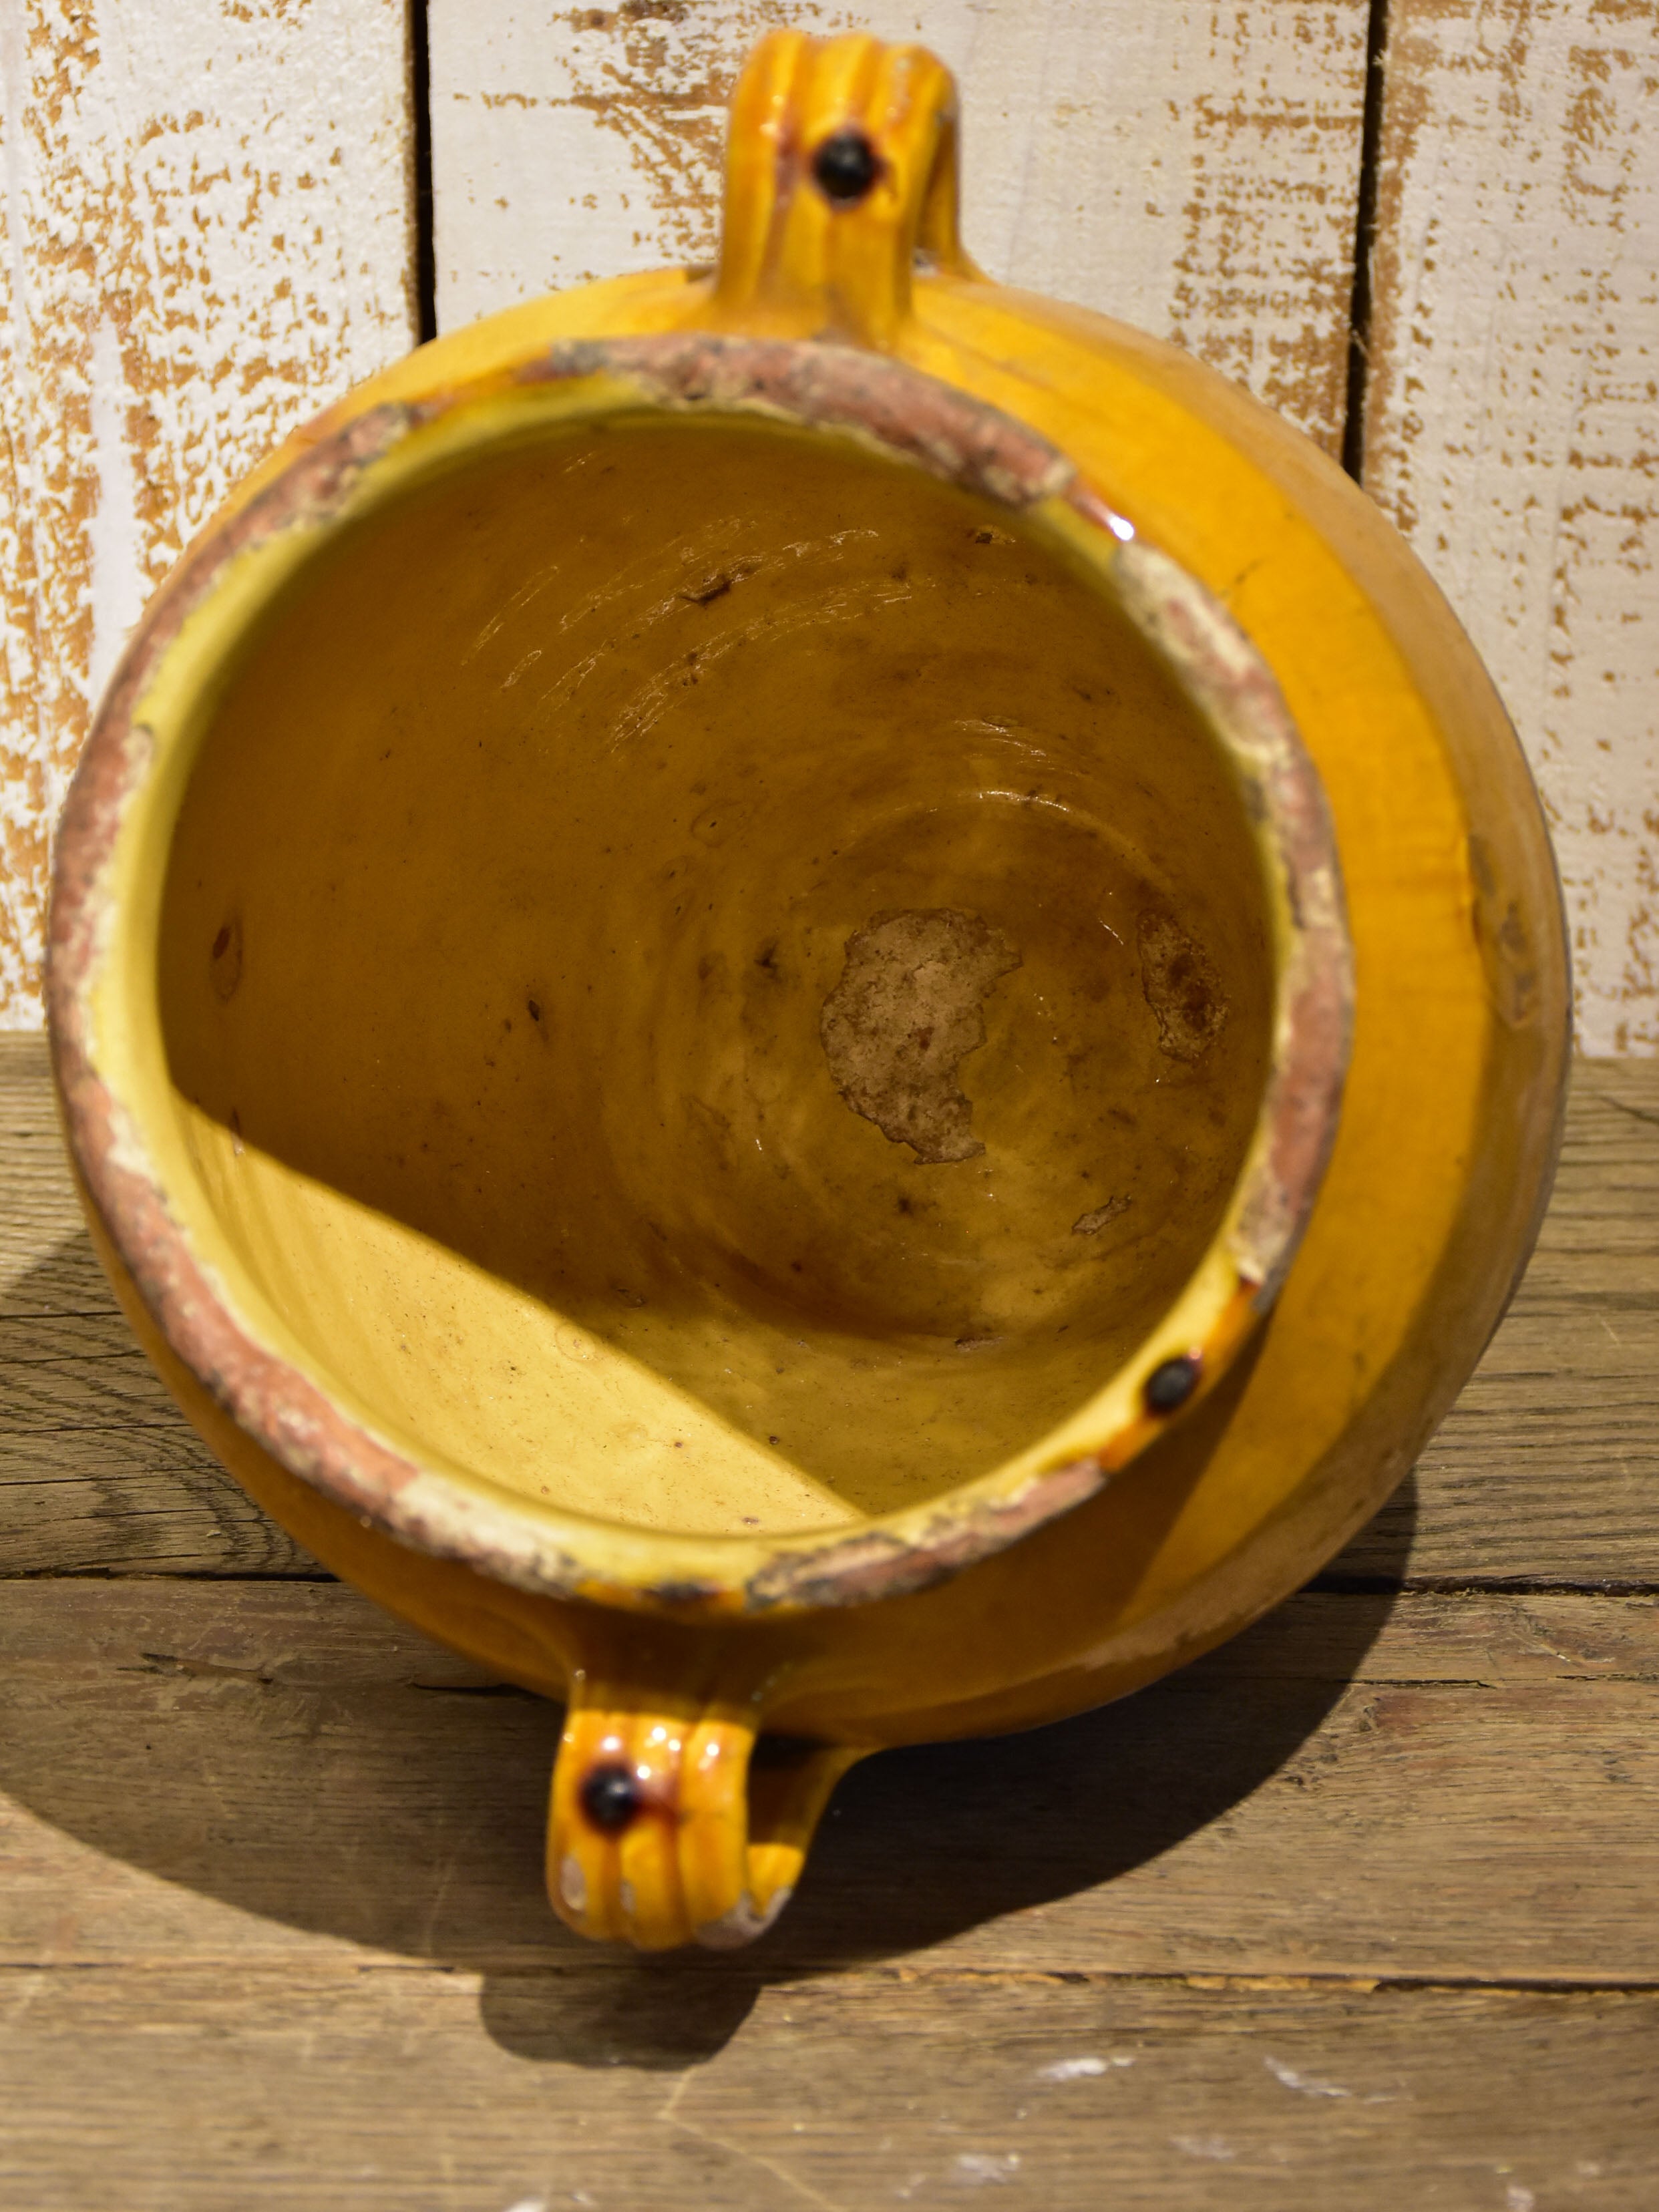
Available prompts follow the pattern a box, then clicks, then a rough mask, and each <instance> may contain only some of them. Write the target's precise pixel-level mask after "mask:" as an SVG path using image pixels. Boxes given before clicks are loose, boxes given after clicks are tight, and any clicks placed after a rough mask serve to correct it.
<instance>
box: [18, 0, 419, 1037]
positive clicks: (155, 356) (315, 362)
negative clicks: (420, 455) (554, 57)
mask: <svg viewBox="0 0 1659 2212" xmlns="http://www.w3.org/2000/svg"><path fill="white" fill-rule="evenodd" d="M408 81H409V70H408V58H407V34H406V26H405V21H404V7H403V4H402V0H276V4H273V5H261V6H258V7H252V6H244V5H240V4H222V0H9V4H8V5H7V6H6V7H5V9H3V10H0V1026H3V1025H11V1026H16V1027H33V1026H35V1025H36V1024H38V1023H39V1020H40V1006H39V1000H38V995H37V993H38V981H39V963H40V944H41V928H42V922H43V917H44V907H45V897H46V837H47V831H48V828H49V825H50V823H51V822H52V820H53V818H54V817H55V816H56V813H57V811H58V805H59V803H60V801H61V799H62V796H63V792H64V785H65V782H66V781H67V778H68V775H69V773H70V769H71V767H72V766H73V764H74V761H75V757H76V752H77V750H78V749H79V746H80V742H81V738H82V734H83V732H84V731H85V727H86V724H87V720H88V712H89V709H90V707H91V705H92V703H93V702H94V701H95V700H96V697H97V696H98V694H99V692H100V690H101V689H102V687H103V684H104V682H105V680H106V678H107V677H108V675H109V673H110V671H111V669H112V667H113V665H114V662H115V659H116V656H117V654H118V652H119V650H120V647H121V644H122V641H123V639H124V638H125V634H126V631H127V629H129V627H130V626H131V623H132V622H133V621H134V619H135V618H136V617H137V614H138V612H139V611H140V609H141V608H142V606H143V602H144V599H146V597H147V596H148V595H149V592H150V590H151V589H152V588H153V587H154V586H155V584H156V583H157V582H158V581H159V580H160V579H161V575H162V574H164V573H165V571H166V569H167V568H168V566H169V565H170V563H171V562H172V561H173V559H174V557H175V556H177V554H178V553H179V550H180V549H181V547H182V546H183V544H185V540H186V539H187V538H189V537H190V536H191V532H194V531H195V530H196V529H197V526H199V525H200V524H201V523H202V522H203V521H204V520H205V519H206V517H207V516H208V515H209V514H210V513H211V512H212V510H213V508H214V507H216V505H217V504H218V502H219V501H221V500H222V498H223V496H224V495H225V493H226V492H227V490H228V489H229V487H230V486H231V484H232V483H234V482H235V480H236V479H237V477H240V475H242V474H243V472H244V471H246V469H247V468H249V467H250V466H251V465H252V463H254V462H255V461H257V460H258V459H260V458H261V457H262V455H263V454H264V453H265V452H266V451H267V450H268V449H269V448H270V447H271V446H272V445H274V444H275V443H276V441H278V440H279V439H280V438H282V437H283V436H284V435H286V433H287V432H288V431H289V429H290V428H292V427H293V425H294V424H295V422H299V421H301V419H303V417H304V416H307V415H308V414H310V413H312V412H313V410H315V409H317V408H318V407H319V406H321V405H323V404H325V402H326V401H328V400H329V399H331V398H334V397H335V396H336V395H337V393H338V392H342V391H343V390H344V389H345V388H346V387H347V386H349V385H350V384H352V383H354V382H356V380H358V379H359V378H361V377H363V376H366V375H368V374H369V373H370V372H371V371H373V370H374V369H376V368H380V367H381V366H382V365H383V364H384V363H385V362H387V361H389V360H392V359H393V358H395V357H396V356H398V355H399V354H401V353H404V352H405V351H406V350H407V349H408V348H409V346H410V343H412V342H413V335H414V327H415V325H414V303H413V300H412V297H411V290H410V275H411V268H412V239H411V234H410V218H411V213H412V209H411V199H410V176H409V160H408V156H409V150H410V112H409V98H408Z"/></svg>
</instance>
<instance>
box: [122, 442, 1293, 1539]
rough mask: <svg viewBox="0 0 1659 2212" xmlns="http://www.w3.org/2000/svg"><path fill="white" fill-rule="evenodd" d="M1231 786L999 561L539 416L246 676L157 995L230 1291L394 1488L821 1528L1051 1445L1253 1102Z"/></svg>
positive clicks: (1256, 943) (801, 494)
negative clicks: (370, 1451) (330, 1393)
mask: <svg viewBox="0 0 1659 2212" xmlns="http://www.w3.org/2000/svg"><path fill="white" fill-rule="evenodd" d="M1269 945H1270V933H1269V926H1268V918H1267V907H1266V902H1265V896H1264V893H1263V890H1262V885H1261V872H1260V862H1259V860H1258V857H1257V854H1256V851H1255V845H1254V843H1253V841H1252V837H1251V835H1250V831H1249V825H1248V823H1247V822H1246V819H1245V816H1244V811H1243V805H1242V802H1241V799H1240V798H1239V795H1238V793H1237V788H1236V787H1235V784H1234V781H1233V779H1232V776H1231V772H1230V770H1229V768H1228V765H1227V763H1226V761H1225V758H1224V757H1223V756H1222V754H1221V752H1220V750H1219V748H1218V744H1217V743H1216V741H1215V739H1214V738H1213V736H1212V733H1211V732H1210V730H1209V729H1208V728H1207V726H1206V724H1205V723H1204V721H1203V720H1202V719H1201V717H1200V714H1198V713H1197V711H1196V710H1195V709H1194V707H1193V706H1192V705H1191V704H1190V703H1189V702H1188V699H1187V697H1186V696H1185V695H1184V693H1183V692H1182V690H1181V689H1180V687H1179V685H1178V684H1177V683H1176V680H1175V678H1173V677H1172V676H1171V675H1170V673H1169V672H1168V671H1167V670H1166V668H1165V667H1164V664H1163V663H1162V662H1161V660H1160V659H1158V657H1157V656H1156V655H1155V653H1153V652H1152V649H1151V648H1150V647H1149V646H1148V645H1147V644H1146V641H1144V640H1143V638H1142V637H1141V635H1139V632H1138V631H1137V630H1136V629H1134V627H1133V625H1132V623H1130V621H1129V620H1128V619H1127V617H1126V616H1125V615H1124V614H1123V613H1122V612H1121V611H1120V610H1119V608H1118V607H1117V606H1116V605H1115V603H1114V602H1113V601H1112V599H1111V598H1110V596H1109V592H1108V591H1107V589H1106V587H1105V586H1104V585H1103V581H1102V580H1101V579H1100V578H1099V577H1098V576H1097V575H1095V574H1085V572H1084V571H1083V570H1082V568H1080V567H1079V564H1078V563H1077V562H1076V561H1075V560H1074V559H1073V557H1072V556H1069V555H1068V554H1067V553H1066V551H1065V550H1064V549H1063V548H1062V547H1061V546H1060V544H1058V543H1057V542H1054V541H1051V540H1050V539H1049V538H1047V537H1046V536H1044V535H1043V534H1042V532H1040V531H1039V530H1038V529H1037V528H1036V526H1034V525H1032V524H1031V523H1030V522H1028V521H1023V520H1020V519H1019V518H1018V517H1017V516H1015V515H1013V514H1012V513H1009V512H1007V511H1006V510H1004V509H1002V508H1000V507H995V506H993V505H991V504H990V503H988V502H987V501H984V500H982V499H980V498H978V497H976V496H973V495H969V494H968V493H965V492H963V491H962V490H960V489H957V488H955V487H954V486H951V485H949V484H946V483H941V482H939V481H936V480H934V479H933V478H932V477H929V476H927V475H926V474H924V473H922V472H921V471H920V470H918V469H915V468H913V467H909V466H907V465H903V464H902V463H900V462H897V461H895V460H891V459H887V458H885V457H884V456H883V455H881V454H879V453H875V452H867V451H866V450H864V449H862V448H860V447H857V446H855V445H854V444H853V443H852V442H851V441H849V440H846V439H842V438H835V437H829V436H826V435H821V434H819V435H814V434H812V433H810V432H807V431H805V430H799V429H793V428H788V427H787V426H780V425H773V424H769V423H767V422H763V421H761V420H757V419H756V418H754V417H744V416H735V415H733V416H720V417H713V418H708V417H696V416H679V417H675V416H667V415H660V416H651V415H647V414H643V413H641V415H639V416H632V417H629V416H624V417H618V418H613V419H611V420H609V421H607V422H603V423H599V424H595V423H593V422H586V423H574V424H569V423H567V424H558V423H553V424H550V425H548V426H547V427H546V428H545V430H544V433H543V434H542V435H539V437H538V439H537V440H536V441H532V442H528V443H526V442H520V444H519V445H518V446H517V447H514V448H513V449H512V450H509V451H501V450H499V449H497V450H493V451H486V452H483V453H479V454H478V455H477V457H475V458H474V459H471V460H470V461H468V462H466V463H465V465H461V464H457V465H453V466H452V467H451V468H450V469H449V471H447V473H446V474H443V475H441V476H440V477H437V478H435V479H434V480H431V481H428V482H427V483H424V484H423V485H422V486H421V487H419V488H418V489H414V490H411V491H408V492H406V493H404V495H401V496H399V497H398V499H397V501H395V502H393V503H392V504H390V505H387V506H384V507H381V508H380V509H379V510H377V511H376V512H374V513H373V514H371V515H370V516H369V517H368V518H367V519H366V520H362V521H360V522H358V523H356V524H354V525H352V526H350V527H349V528H343V529H341V530H340V531H339V532H337V534H336V536H335V538H333V539H332V541H331V544H330V545H329V548H328V550H327V551H326V553H325V555H324V556H321V557H319V559H318V560H317V561H315V562H313V563H312V564H311V565H310V567H309V568H307V570H306V571H305V572H304V573H303V574H302V575H301V579H300V580H299V582H298V584H297V585H295V586H292V587H291V588H290V589H289V592H288V594H287V596H286V598H285V599H283V601H282V602H281V604H280V605H278V606H277V607H276V609H275V610H274V611H272V612H271V613H270V614H269V615H268V617H266V618H265V619H264V622H263V623H262V625H261V626H260V628H259V629H258V631H257V633H256V634H255V635H252V637H251V638H250V640H249V641H247V643H246V648H245V650H244V651H243V653H242V654H241V657H240V661H239V663H238V665H237V667H236V670H235V672H234V676H233V678H232V679H231V681H230V682H229V684H228V687H227V688H226V690H224V692H223V694H222V697H221V699H220V701H219V703H218V705H217V707H216V710H215V713H214V715H213V718H212V721H211V725H210V728H209V730H208V732H207V734H206V737H205V739H204V743H203V744H202V747H201V750H200V752H199V755H198V757H197V761H196V764H195V766H194V768H193V769H192V771H191V778H190V781H189V783H188V787H187V789H186V791H185V798H184V801H183V805H182V808H181V810H180V811H179V817H178V819H177V823H176V827H175V829H174V832H173V844H172V851H171V855H170V861H169V866H168V873H167V884H166V891H165V897H164V903H163V912H162V924H161V950H160V991H161V1015H162V1022H163V1028H164V1033H165V1039H166V1046H167V1055H168V1062H169V1066H170V1069H171V1074H172V1079H173V1084H174V1085H175V1086H176V1091H177V1093H178V1094H179V1110H180V1113H181V1115H183V1116H184V1119H185V1123H186V1127H187V1132H188V1135H189V1140H190V1144H191V1157H192V1158H193V1160H194V1163H195V1165H196V1168H197V1172H198V1173H199V1175H200V1177H201V1181H202V1187H203V1189H204V1192H205V1194H206V1195H207V1200H208V1202H209V1203H210V1206H211V1209H212V1214H213V1217H214V1219H215V1222H216V1234H217V1235H218V1236H219V1237H222V1241H223V1254H222V1261H223V1264H225V1265H227V1266H228V1267H230V1268H231V1270H232V1271H233V1273H234V1272H235V1271H240V1272H242V1273H244V1274H245V1276H246V1279H249V1280H250V1281H251V1282H252V1285H254V1286H255V1288H256V1289H257V1291H258V1292H259V1293H260V1294H261V1295H262V1296H263V1297H264V1298H265V1299H266V1300H268V1301H269V1303H270V1306H271V1307H273V1308H274V1309H275V1310H276V1313H277V1314H278V1315H279V1316H281V1318H282V1320H283V1323H284V1324H285V1326H286V1328H287V1330H288V1331H289V1334H291V1335H292V1337H293V1338H294V1339H295V1340H297V1341H298V1342H299V1344H300V1345H301V1346H303V1347H304V1348H305V1351H306V1354H307V1364H311V1365H313V1368H314V1370H316V1371H317V1372H318V1373H319V1374H320V1375H321V1376H324V1377H325V1378H328V1379H330V1380H331V1381H332V1382H333V1383H335V1384H336V1385H337V1387H338V1388H339V1389H341V1390H342V1391H343V1393H344V1394H345V1395H348V1396H349V1399H350V1400H351V1401H355V1402H356V1405H358V1406H359V1407H363V1408H366V1409H367V1411H368V1415H369V1417H370V1418H371V1419H373V1421H374V1425H376V1426H377V1427H378V1428H379V1429H380V1431H382V1433H384V1434H385V1435H386V1436H387V1437H388V1438H390V1439H392V1440H393V1441H396V1442H399V1443H402V1444H403V1445H404V1448H405V1449H410V1450H411V1451H412V1452H413V1453H414V1454H415V1455H417V1456H419V1457H422V1458H423V1459H424V1460H426V1461H427V1462H428V1463H438V1464H443V1463H449V1464H452V1465H458V1466H460V1467H463V1468H467V1469H470V1470H471V1471H472V1472H473V1473H474V1474H478V1475H482V1476H484V1477H486V1478H488V1479H489V1480H492V1481H495V1482H497V1483H500V1484H501V1485H503V1486H506V1487H507V1488H508V1489H510V1490H513V1491H514V1492H520V1493H523V1494H524V1495H526V1497H528V1498H532V1499H539V1500H542V1501H544V1502H547V1503H550V1504H555V1505H557V1506H560V1507H563V1508H569V1509H574V1510H579V1511H581V1512H585V1513H589V1514H593V1515H597V1516H600V1517H603V1518H609V1519H612V1520H617V1521H622V1522H632V1523H635V1524H643V1525H646V1526H649V1527H654V1528H666V1529H683V1530H698V1531H716V1532H719V1531H729V1532H742V1533H750V1532H752V1531H754V1530H755V1529H757V1528H762V1529H769V1530H776V1531H782V1530H789V1529H799V1528H808V1527H812V1526H817V1525H824V1526H830V1525H844V1524H846V1523H848V1522H856V1521H857V1520H859V1519H860V1518H861V1517H863V1516H874V1515H879V1514H884V1513H886V1512H890V1511H892V1510H896V1509H898V1508H900V1507H903V1506H908V1505H914V1504H917V1503H919V1502H921V1501H922V1500H924V1499H926V1498H929V1497H931V1496H934V1495H937V1494H939V1493H941V1492H945V1491H948V1490H950V1489H951V1488H952V1487H954V1486H957V1484H959V1483H962V1482H963V1481H965V1480H969V1479H971V1478H973V1477H975V1476H977V1475H981V1474H985V1473H987V1472H988V1471H989V1470H991V1469H992V1468H995V1467H996V1466H998V1465H999V1464H1000V1463H1001V1462H1003V1461H1005V1460H1006V1459H1007V1458H1009V1457H1010V1456H1011V1455H1013V1454H1015V1453H1016V1452H1018V1451H1021V1450H1024V1449H1027V1448H1028V1447H1030V1446H1031V1445H1032V1444H1034V1443H1036V1441H1037V1440H1038V1439H1039V1438H1040V1437H1042V1435H1043V1434H1044V1432H1045V1431H1048V1430H1049V1429H1050V1428H1052V1427H1053V1426H1054V1425H1056V1424H1057V1423H1058V1422H1059V1421H1060V1419H1062V1418H1064V1417H1066V1416H1067V1415H1069V1414H1071V1413H1073V1412H1074V1411H1075V1410H1076V1409H1077V1408H1078V1407H1079V1406H1080V1405H1081V1404H1083V1403H1084V1402H1085V1401H1087V1400H1088V1399H1089V1398H1090V1397H1091V1395H1093V1394H1094V1393H1095V1391H1096V1390H1097V1389H1099V1388H1100V1387H1101V1386H1102V1385H1103V1383H1105V1382H1106V1380H1107V1379H1108V1378H1109V1376H1110V1375H1111V1374H1112V1372H1113V1370H1115V1368H1117V1367H1118V1365H1119V1364H1121V1361H1122V1360H1123V1359H1124V1358H1125V1357H1126V1355H1127V1354H1128V1353H1129V1352H1130V1351H1131V1350H1132V1348H1133V1346H1135V1345H1136V1344H1137V1342H1138V1341H1139V1340H1140V1339H1141V1338H1142V1337H1143V1336H1144V1335H1145V1334H1146V1332H1147V1331H1148V1329H1149V1328H1151V1327H1152V1325H1153V1324H1154V1322H1156V1321H1157V1320H1158V1316H1160V1314H1161V1313H1163V1312H1164V1310H1165V1309H1166V1308H1167V1307H1168V1306H1169V1305H1170V1302H1171V1301H1172V1300H1173V1298H1174V1297H1176V1293H1177V1292H1178V1291H1180V1289H1181V1287H1182V1285H1183V1283H1184V1282H1185V1281H1186V1279H1187V1278H1188V1275H1189V1274H1190V1273H1191V1272H1192V1271H1193V1269H1194V1267H1195V1265H1196V1264H1197V1262H1198V1261H1199V1260H1200V1256H1201V1255H1202V1254H1203V1253H1204V1251H1205V1249H1206V1246H1207V1245H1208V1243H1210V1241H1211V1239H1212V1237H1213V1236H1214V1235H1215V1233H1216V1231H1217V1229H1218V1225H1219V1223H1220V1220H1221V1218H1222V1216H1223V1213H1224V1212H1225V1208H1226V1206H1227V1203H1228V1200H1229V1197H1230V1195H1231V1192H1232V1189H1233V1187H1234V1184H1235V1182H1236V1181H1237V1178H1238V1176H1239V1174H1240V1170H1241V1168H1242V1166H1243V1160H1244V1156H1245V1152H1246V1150H1247V1147H1248V1146H1249V1141H1250V1138H1251V1134H1252V1131H1253V1127H1254V1125H1255V1120H1256V1117H1257V1115H1258V1112H1259V1110H1260V1108H1261V1099H1262V1094H1263V1089H1264V1085H1265V1082H1266V1079H1267V1068H1268V1060H1269V1053H1270V1044H1271V1032H1272V1019H1273V967H1272V956H1271V953H1270V950H1269Z"/></svg>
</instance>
